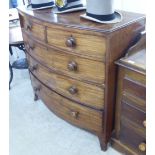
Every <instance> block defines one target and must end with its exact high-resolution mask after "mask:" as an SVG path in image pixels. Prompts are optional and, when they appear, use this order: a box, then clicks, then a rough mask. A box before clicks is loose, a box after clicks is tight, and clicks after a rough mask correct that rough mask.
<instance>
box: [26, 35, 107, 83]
mask: <svg viewBox="0 0 155 155" xmlns="http://www.w3.org/2000/svg"><path fill="white" fill-rule="evenodd" d="M24 38H25V40H26V41H25V42H26V48H27V51H28V52H29V54H30V55H31V56H33V57H34V58H35V59H37V60H38V61H39V62H41V63H42V64H44V66H47V67H49V68H51V69H52V70H55V71H57V72H60V73H62V74H65V75H68V76H70V77H74V78H76V79H81V80H83V81H89V82H93V83H96V84H103V83H104V79H105V64H104V63H102V62H99V61H93V60H89V59H85V58H81V57H78V56H74V55H71V54H66V53H63V52H59V51H57V50H54V49H48V48H47V47H45V46H43V45H39V44H38V43H36V42H34V41H33V43H32V40H31V42H30V43H27V42H28V39H27V37H26V36H25V35H24Z"/></svg>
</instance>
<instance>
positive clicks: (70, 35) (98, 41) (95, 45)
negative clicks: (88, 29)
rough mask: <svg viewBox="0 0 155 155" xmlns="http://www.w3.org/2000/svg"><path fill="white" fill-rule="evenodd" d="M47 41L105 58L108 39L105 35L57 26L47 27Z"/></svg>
mask: <svg viewBox="0 0 155 155" xmlns="http://www.w3.org/2000/svg"><path fill="white" fill-rule="evenodd" d="M47 41H48V44H49V45H52V46H55V47H58V48H61V49H62V50H67V51H69V52H73V53H78V54H80V55H86V56H90V57H94V58H98V59H101V60H102V61H103V60H104V58H105V51H106V41H105V38H104V37H99V36H94V35H87V34H83V31H80V30H79V33H77V32H75V30H73V29H68V28H63V29H57V28H55V27H51V28H49V27H48V28H47Z"/></svg>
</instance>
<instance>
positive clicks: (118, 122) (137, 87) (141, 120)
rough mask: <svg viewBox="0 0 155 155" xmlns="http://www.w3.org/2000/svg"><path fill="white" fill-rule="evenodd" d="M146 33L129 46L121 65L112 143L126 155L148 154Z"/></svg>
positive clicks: (119, 62) (119, 65)
mask: <svg viewBox="0 0 155 155" xmlns="http://www.w3.org/2000/svg"><path fill="white" fill-rule="evenodd" d="M145 58H146V36H145V35H142V36H141V37H140V38H139V41H137V42H135V44H134V45H133V46H132V47H130V48H129V49H128V52H127V53H126V55H125V57H123V58H121V59H120V60H118V61H117V62H116V64H117V65H118V83H117V99H116V112H115V130H114V133H113V136H112V138H111V144H112V146H113V147H114V148H115V149H117V150H119V151H120V152H122V153H125V154H126V155H144V154H146V62H145V61H146V60H145Z"/></svg>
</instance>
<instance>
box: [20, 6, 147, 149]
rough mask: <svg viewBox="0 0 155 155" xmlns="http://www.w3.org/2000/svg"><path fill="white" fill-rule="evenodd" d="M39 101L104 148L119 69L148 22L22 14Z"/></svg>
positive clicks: (131, 17)
mask: <svg viewBox="0 0 155 155" xmlns="http://www.w3.org/2000/svg"><path fill="white" fill-rule="evenodd" d="M18 11H19V17H20V22H21V27H22V34H23V38H24V43H25V47H26V51H27V52H26V56H27V60H28V63H29V71H30V77H31V81H32V86H33V89H34V94H35V99H38V98H40V99H42V100H43V102H44V103H45V104H46V105H47V107H48V108H49V109H51V111H53V112H54V113H55V114H56V115H58V116H59V117H61V118H62V119H64V120H66V121H68V122H70V123H71V124H74V125H76V126H78V127H81V128H83V129H86V130H88V131H90V132H92V133H94V134H96V135H97V136H98V137H99V140H100V143H101V148H102V149H103V150H106V149H107V143H108V141H109V138H110V137H111V133H112V130H113V118H114V103H115V80H116V76H115V75H116V67H115V64H114V61H115V60H117V59H118V58H119V57H121V56H122V55H123V54H124V50H125V49H126V48H127V47H128V45H129V43H130V42H131V41H132V39H133V38H134V37H135V36H136V35H137V33H138V32H140V31H141V30H143V29H144V26H145V16H143V15H141V14H135V13H129V12H122V15H123V21H122V22H120V23H117V24H110V25H106V24H103V25H102V24H97V23H93V22H90V21H87V20H85V19H80V15H81V14H83V13H84V12H75V13H70V14H61V15H56V14H54V13H53V12H52V10H50V9H48V10H41V11H30V10H26V9H25V8H24V7H21V8H18Z"/></svg>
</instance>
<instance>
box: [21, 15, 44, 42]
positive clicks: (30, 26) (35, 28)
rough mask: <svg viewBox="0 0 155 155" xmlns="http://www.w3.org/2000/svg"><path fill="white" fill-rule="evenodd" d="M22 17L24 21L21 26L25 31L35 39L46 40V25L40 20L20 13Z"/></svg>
mask: <svg viewBox="0 0 155 155" xmlns="http://www.w3.org/2000/svg"><path fill="white" fill-rule="evenodd" d="M20 19H21V22H22V23H21V28H22V31H23V32H26V33H28V34H29V35H32V36H33V37H34V38H35V39H38V40H40V41H45V27H44V26H43V25H42V24H41V22H40V21H38V20H36V19H33V18H30V17H28V16H26V17H25V16H22V15H20Z"/></svg>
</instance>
